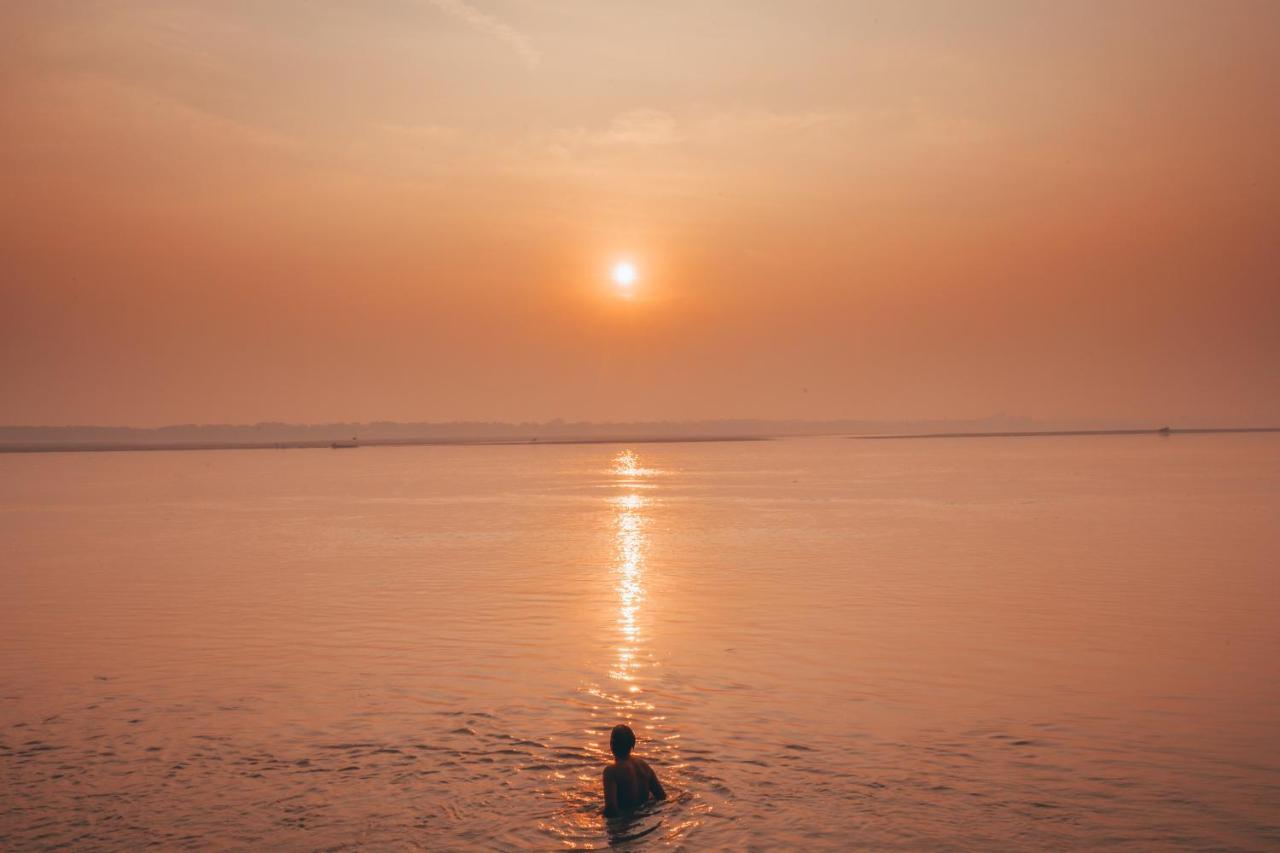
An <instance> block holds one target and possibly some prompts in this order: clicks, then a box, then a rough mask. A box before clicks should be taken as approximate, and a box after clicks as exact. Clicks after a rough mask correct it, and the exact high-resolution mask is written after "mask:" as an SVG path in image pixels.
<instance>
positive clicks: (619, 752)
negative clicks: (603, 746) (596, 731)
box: [609, 723, 636, 758]
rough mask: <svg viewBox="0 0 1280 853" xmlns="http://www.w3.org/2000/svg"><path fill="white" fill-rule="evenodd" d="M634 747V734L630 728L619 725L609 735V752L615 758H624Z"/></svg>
mask: <svg viewBox="0 0 1280 853" xmlns="http://www.w3.org/2000/svg"><path fill="white" fill-rule="evenodd" d="M635 745H636V733H635V732H633V731H631V726H626V725H622V724H621V723H619V724H618V725H616V726H614V727H613V731H612V732H610V733H609V750H610V751H611V752H612V753H613V754H614V757H616V758H626V757H627V756H628V755H630V754H631V750H632V748H634V747H635Z"/></svg>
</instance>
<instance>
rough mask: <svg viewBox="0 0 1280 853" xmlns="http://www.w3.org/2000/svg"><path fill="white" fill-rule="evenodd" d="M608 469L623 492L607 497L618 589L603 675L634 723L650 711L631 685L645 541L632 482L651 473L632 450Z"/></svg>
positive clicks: (637, 648)
mask: <svg viewBox="0 0 1280 853" xmlns="http://www.w3.org/2000/svg"><path fill="white" fill-rule="evenodd" d="M613 473H614V475H615V476H617V477H618V478H619V480H618V483H619V485H622V486H624V487H625V488H626V491H625V493H624V494H622V495H618V496H615V497H613V498H611V503H612V505H613V507H614V509H615V512H616V514H615V517H614V547H615V551H616V557H615V559H616V563H615V565H614V572H615V574H616V575H617V580H616V588H617V591H618V616H617V626H618V649H617V659H616V662H615V665H614V668H613V669H612V670H611V671H610V672H609V677H610V678H611V679H613V681H615V682H617V689H616V692H615V695H614V696H613V697H612V698H613V701H614V703H615V704H616V705H617V706H618V710H619V711H621V712H622V713H623V715H624V716H625V718H626V720H625V721H626V722H627V723H630V724H634V723H635V719H634V717H635V713H636V712H637V711H641V710H646V711H652V710H653V705H652V704H650V703H648V702H645V701H642V700H641V698H640V694H641V693H642V692H643V691H642V688H641V687H640V685H639V684H638V683H637V675H638V670H639V668H640V666H641V663H640V660H639V658H638V656H639V654H640V651H641V650H640V645H639V641H640V626H639V623H638V616H639V612H640V607H641V605H642V603H643V601H644V571H645V563H644V560H645V549H646V546H647V544H648V543H647V542H646V539H645V524H646V522H647V518H646V517H645V514H644V511H645V508H646V506H647V501H646V500H645V498H644V497H643V496H642V495H641V494H640V492H639V490H638V486H639V481H641V480H642V479H644V478H646V477H652V476H653V475H654V473H655V472H654V471H652V470H650V469H647V468H643V467H641V465H640V459H639V457H638V456H637V455H636V454H635V453H634V452H632V451H630V450H624V451H622V452H621V453H619V454H618V455H617V456H615V457H614V459H613ZM646 728H651V726H648V727H646Z"/></svg>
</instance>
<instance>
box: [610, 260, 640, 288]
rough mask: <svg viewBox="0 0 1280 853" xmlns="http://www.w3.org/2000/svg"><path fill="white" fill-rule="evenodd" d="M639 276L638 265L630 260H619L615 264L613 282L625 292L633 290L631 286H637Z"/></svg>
mask: <svg viewBox="0 0 1280 853" xmlns="http://www.w3.org/2000/svg"><path fill="white" fill-rule="evenodd" d="M638 277H639V274H638V273H637V272H636V265H635V264H633V263H631V262H630V261H618V262H617V263H616V264H614V265H613V283H614V284H615V285H617V287H618V290H620V291H622V292H623V293H630V292H631V288H632V287H634V286H635V283H636V279H637V278H638Z"/></svg>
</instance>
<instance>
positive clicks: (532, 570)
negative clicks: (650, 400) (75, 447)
mask: <svg viewBox="0 0 1280 853" xmlns="http://www.w3.org/2000/svg"><path fill="white" fill-rule="evenodd" d="M0 555H2V556H0V794H2V796H0V847H11V848H14V849H25V848H35V847H43V846H54V845H58V844H72V845H76V846H83V847H94V848H117V849H134V848H137V847H140V846H143V845H145V844H159V845H162V846H165V847H177V846H184V845H187V846H192V847H217V848H237V847H242V848H266V847H281V848H291V849H310V848H344V847H346V848H350V847H371V848H375V849H395V848H410V847H422V848H430V849H434V850H438V849H472V848H477V847H495V848H507V847H512V846H520V847H532V848H540V849H547V850H550V849H559V848H569V847H601V846H607V845H608V844H610V843H611V842H612V843H621V844H625V845H627V847H628V848H630V849H644V848H659V847H688V848H693V849H701V848H712V847H732V848H739V849H743V848H751V847H757V848H776V847H784V846H789V847H797V846H800V847H808V848H846V847H851V846H852V847H862V848H873V849H892V848H939V847H945V848H952V849H991V848H1001V849H1010V848H1026V847H1056V848H1062V847H1084V846H1088V847H1098V846H1104V845H1115V846H1127V847H1132V848H1143V849H1148V848H1160V847H1185V848H1215V849H1222V848H1239V849H1259V850H1261V849H1268V848H1270V849H1276V848H1277V846H1280V619H1278V618H1277V614H1278V613H1280V437H1276V436H1205V437H1196V436H1176V437H1173V438H1159V437H1155V436H1139V437H1116V438H1055V439H1020V440H1019V439H1009V440H972V439H971V440H930V441H902V442H860V441H850V440H839V439H804V440H787V441H775V442H752V443H735V444H684V445H678V444H671V445H638V446H633V447H630V448H627V447H623V446H608V445H594V446H558V447H453V448H449V447H419V448H385V449H384V448H364V449H360V450H354V451H340V452H334V451H328V450H324V451H310V450H295V451H245V452H239V451H236V452H161V453H128V454H49V455H32V456H24V455H9V456H2V457H0ZM620 720H629V721H631V722H632V723H633V724H634V726H635V728H636V730H637V732H638V733H639V735H640V737H641V743H640V746H639V747H638V750H639V751H640V752H641V753H642V754H644V755H646V756H647V757H648V758H649V759H650V760H651V762H652V763H653V764H654V765H655V767H657V768H658V770H659V773H660V774H662V776H663V777H664V779H665V780H666V782H667V788H668V790H669V791H671V792H672V793H673V795H674V796H673V799H672V800H670V801H668V802H667V803H664V804H662V805H660V806H658V807H657V808H654V809H652V810H650V811H648V812H647V813H643V814H640V815H637V816H636V817H635V819H633V820H630V821H622V822H618V823H614V824H612V825H610V824H607V823H606V822H605V821H604V820H603V819H602V818H601V817H599V816H598V813H597V811H598V807H599V803H598V797H599V793H598V791H599V776H600V770H601V767H602V764H603V762H604V758H605V753H606V751H607V733H608V728H609V727H610V726H612V725H613V724H614V723H615V722H617V721H620ZM641 833H645V834H643V835H641V837H640V838H639V839H638V840H633V841H628V840H627V839H628V838H631V837H633V836H636V835H640V834H641Z"/></svg>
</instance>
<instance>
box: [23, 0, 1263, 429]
mask: <svg viewBox="0 0 1280 853" xmlns="http://www.w3.org/2000/svg"><path fill="white" fill-rule="evenodd" d="M0 32H3V33H4V35H3V36H2V37H0V38H3V41H4V46H5V50H4V51H3V55H2V58H0V105H2V106H3V114H4V115H5V124H6V127H7V128H8V130H9V132H7V133H5V134H3V135H0V181H2V182H3V185H4V187H5V204H4V205H2V206H0V268H2V269H3V270H4V274H3V276H0V358H2V359H3V364H4V370H3V371H0V423H26V424H49V425H73V424H74V425H79V424H137V425H160V424H181V423H208V422H233V423H256V422H260V421H290V422H309V423H317V422H326V421H345V420H352V421H371V420H379V419H381V420H395V421H455V420H462V421H495V420H497V421H516V422H519V421H547V420H550V419H552V418H557V417H559V418H563V419H565V420H571V421H578V420H590V421H652V420H705V419H710V418H763V419H803V420H827V419H835V418H857V419H871V420H923V419H969V418H977V417H985V416H987V415H988V414H990V413H991V412H1000V411H1004V412H1018V413H1021V414H1023V415H1025V416H1027V417H1031V418H1036V419H1041V420H1061V419H1092V420H1100V419H1114V420H1119V421H1135V420H1139V421H1146V420H1148V419H1151V420H1155V421H1157V422H1162V423H1163V422H1174V421H1182V422H1189V421H1196V422H1212V423H1225V424H1270V423H1276V422H1280V370H1277V367H1278V366H1280V336H1278V335H1276V333H1275V331H1276V328H1277V318H1278V317H1280V288H1278V287H1277V286H1276V280H1277V273H1280V242H1278V241H1277V240H1276V239H1275V224H1276V222H1278V221H1280V158H1277V157H1276V155H1275V152H1276V151H1277V150H1280V99H1278V98H1276V96H1275V93H1276V85H1277V81H1278V80H1280V53H1278V52H1277V51H1276V50H1275V45H1276V44H1277V43H1280V4H1275V3H1267V2H1225V3H1219V4H1212V5H1210V4H1203V3H1191V2H1168V3H1161V4H1149V3H1137V2H1122V3H1094V2H1089V3H1080V4H1070V5H1069V7H1064V6H1062V5H1061V4H1048V3H1031V4H1027V3H1013V2H986V3H979V4H964V5H963V6H956V5H952V4H946V3H917V4H891V3H843V2H826V0H815V2H807V3H802V4H787V5H786V6H785V7H784V6H782V5H780V4H777V5H775V4H772V3H765V2H754V0H753V2H729V0H713V2H707V3H700V4H696V5H690V4H674V3H671V4H667V3H640V2H618V3H610V4H608V5H604V4H597V3H589V2H580V0H549V2H544V3H530V2H527V0H448V2H445V0H419V1H418V2H407V0H379V2H371V3H365V4H359V5H358V6H352V5H351V4H347V3H343V2H338V1H337V0H322V2H315V3H308V4H297V3H293V2H282V3H270V4H257V3H245V2H233V3H218V4H212V3H201V2H193V0H176V2H160V0H124V2H119V3H113V4H110V5H98V4H75V3H70V4H67V3H47V4H25V3H18V4H8V5H6V6H5V7H4V8H2V9H0ZM626 263H629V264H631V267H629V268H626V269H627V272H626V273H625V274H623V273H621V272H618V270H619V269H623V268H622V267H620V266H619V265H622V264H626ZM611 270H612V271H613V274H611ZM615 278H618V279H619V280H618V281H615ZM632 278H634V281H632V280H631V279H632ZM619 282H621V283H619Z"/></svg>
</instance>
